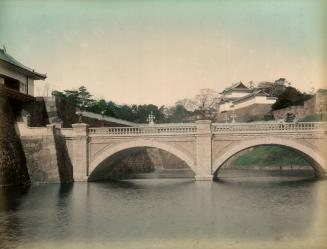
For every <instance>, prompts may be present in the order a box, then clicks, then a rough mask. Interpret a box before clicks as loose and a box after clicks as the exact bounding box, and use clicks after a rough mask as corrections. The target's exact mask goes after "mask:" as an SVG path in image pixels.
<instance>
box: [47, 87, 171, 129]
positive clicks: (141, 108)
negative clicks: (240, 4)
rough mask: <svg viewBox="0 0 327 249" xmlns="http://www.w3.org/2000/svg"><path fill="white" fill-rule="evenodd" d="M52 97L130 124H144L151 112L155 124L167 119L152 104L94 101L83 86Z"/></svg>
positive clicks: (58, 92)
mask: <svg viewBox="0 0 327 249" xmlns="http://www.w3.org/2000/svg"><path fill="white" fill-rule="evenodd" d="M52 95H53V96H57V97H60V98H63V99H65V100H66V101H68V102H69V103H71V104H73V105H74V106H76V107H78V106H80V105H81V104H83V105H84V107H85V110H86V111H90V112H93V113H98V114H103V115H107V116H111V117H114V118H119V119H123V120H127V121H131V122H137V123H146V122H147V118H148V116H149V114H150V113H151V112H152V113H153V115H154V116H155V121H156V123H163V122H167V118H166V116H165V115H164V109H165V107H164V106H161V107H158V106H156V105H152V104H149V105H118V104H116V103H114V102H112V101H109V102H106V101H105V100H104V99H100V100H94V99H92V95H91V94H90V93H89V92H88V91H87V89H86V87H84V86H81V87H79V88H78V90H64V91H63V92H60V91H53V92H52Z"/></svg>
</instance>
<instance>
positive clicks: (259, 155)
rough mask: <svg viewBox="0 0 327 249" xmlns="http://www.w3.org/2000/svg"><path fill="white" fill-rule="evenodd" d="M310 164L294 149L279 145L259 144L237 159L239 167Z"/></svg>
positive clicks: (236, 162)
mask: <svg viewBox="0 0 327 249" xmlns="http://www.w3.org/2000/svg"><path fill="white" fill-rule="evenodd" d="M275 165H278V166H284V165H308V163H307V161H306V160H305V159H304V158H303V157H302V156H301V155H299V154H298V153H296V152H295V151H294V150H291V149H288V148H284V147H279V146H259V147H255V148H253V149H252V150H251V151H249V152H248V153H246V154H244V155H241V156H240V157H239V158H237V159H236V160H235V166H236V167H237V168H246V167H250V166H275Z"/></svg>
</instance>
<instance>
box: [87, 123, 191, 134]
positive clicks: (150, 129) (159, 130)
mask: <svg viewBox="0 0 327 249" xmlns="http://www.w3.org/2000/svg"><path fill="white" fill-rule="evenodd" d="M196 131H197V129H196V126H195V125H194V124H190V125H167V126H163V125H154V126H139V127H101V128H89V135H108V136H117V135H147V134H162V135H165V134H168V135H169V134H192V133H196Z"/></svg>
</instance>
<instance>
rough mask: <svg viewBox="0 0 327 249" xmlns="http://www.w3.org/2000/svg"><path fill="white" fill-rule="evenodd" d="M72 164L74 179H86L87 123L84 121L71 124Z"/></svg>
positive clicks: (87, 156) (87, 157) (87, 152)
mask: <svg viewBox="0 0 327 249" xmlns="http://www.w3.org/2000/svg"><path fill="white" fill-rule="evenodd" d="M72 126H73V138H72V139H73V140H72V144H73V155H72V158H71V161H72V165H73V177H74V181H86V180H87V176H88V159H89V155H88V154H89V150H88V125H87V124H84V123H77V124H73V125H72Z"/></svg>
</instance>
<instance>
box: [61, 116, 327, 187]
mask: <svg viewBox="0 0 327 249" xmlns="http://www.w3.org/2000/svg"><path fill="white" fill-rule="evenodd" d="M61 133H62V134H63V136H64V137H65V140H66V144H67V147H68V151H69V156H70V159H71V162H72V165H73V172H74V173H73V176H74V180H75V181H85V180H87V179H88V178H89V176H90V175H92V172H94V170H95V169H96V168H97V167H98V166H99V165H100V164H101V163H102V162H104V161H105V160H107V159H108V158H110V157H113V156H114V155H116V154H117V153H120V152H122V151H125V150H128V149H131V148H139V147H154V148H159V149H162V150H165V151H167V152H169V153H172V154H174V155H175V156H176V157H178V158H180V159H181V160H183V161H184V162H185V163H186V164H187V165H188V166H189V167H190V168H191V169H192V170H193V171H194V173H195V179H196V180H211V179H213V177H214V175H215V173H216V171H217V170H218V169H219V167H221V166H222V165H223V163H224V162H225V161H227V160H228V159H229V158H230V157H232V156H233V155H235V154H236V153H238V152H240V151H242V150H245V149H247V148H251V147H255V146H259V145H280V146H285V147H288V148H291V149H294V150H296V151H298V152H300V153H302V154H303V155H304V156H305V157H306V158H307V159H308V160H309V161H310V162H311V165H312V166H313V167H314V169H315V172H316V175H317V176H318V177H326V176H327V155H326V154H327V153H326V151H327V123H324V122H311V123H307V122H303V123H272V122H271V123H269V122H268V123H266V122H265V123H236V124H230V123H229V124H221V123H219V124H218V123H211V122H210V121H208V120H199V121H197V122H196V123H191V124H156V125H153V126H138V127H101V128H88V127H87V125H86V124H74V125H73V128H72V129H61Z"/></svg>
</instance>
